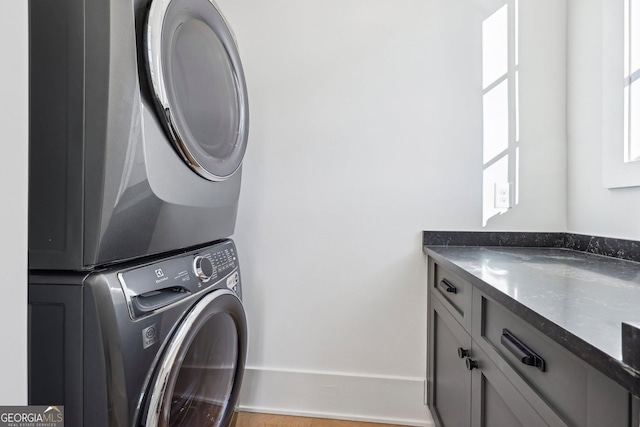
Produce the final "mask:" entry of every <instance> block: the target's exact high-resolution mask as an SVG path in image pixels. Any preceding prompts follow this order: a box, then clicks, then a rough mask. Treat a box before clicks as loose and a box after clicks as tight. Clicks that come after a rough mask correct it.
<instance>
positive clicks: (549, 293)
mask: <svg viewBox="0 0 640 427" xmlns="http://www.w3.org/2000/svg"><path fill="white" fill-rule="evenodd" d="M425 243H427V242H425ZM554 246H561V245H554ZM425 251H426V252H427V254H428V255H430V256H432V257H433V258H434V259H435V260H436V261H438V262H440V263H442V264H443V266H445V267H448V268H450V269H454V270H455V271H456V272H457V273H458V274H459V275H460V276H461V277H463V278H465V279H466V280H468V281H469V282H471V283H472V284H474V285H475V286H477V287H478V288H479V289H480V290H481V291H483V292H484V293H486V294H487V295H489V296H490V297H492V298H494V299H495V300H496V301H498V302H500V303H501V304H503V305H504V306H505V307H507V308H508V309H510V310H511V311H513V312H514V313H516V314H517V315H519V316H520V317H522V318H523V319H525V320H526V321H528V322H529V323H530V324H531V325H533V326H534V327H536V328H537V329H539V330H540V331H542V332H543V333H544V334H546V335H547V336H549V337H550V338H552V339H553V340H555V341H556V342H558V343H559V344H560V345H562V346H563V347H565V348H566V349H568V350H569V351H571V352H572V353H573V354H575V355H576V356H577V357H579V358H581V359H582V360H584V361H586V362H587V363H589V364H590V365H591V366H593V367H595V368H596V369H598V370H600V371H602V372H603V373H605V374H606V375H608V376H609V377H610V378H612V379H614V380H615V381H617V382H618V383H619V384H621V385H622V386H624V387H625V388H626V389H627V390H629V391H630V392H631V393H633V394H634V395H636V396H639V397H640V371H638V370H637V369H634V368H632V367H631V366H629V364H627V363H624V362H623V348H622V322H629V323H631V324H639V323H640V263H638V262H633V261H628V260H624V259H616V258H611V257H606V256H602V255H595V254H592V253H587V252H582V251H577V250H572V249H566V248H562V247H560V248H559V247H504V246H437V245H429V244H426V245H425ZM638 346H640V341H639V342H635V347H636V348H637V347H638ZM625 360H626V359H625ZM637 367H638V366H637V365H636V368H637Z"/></svg>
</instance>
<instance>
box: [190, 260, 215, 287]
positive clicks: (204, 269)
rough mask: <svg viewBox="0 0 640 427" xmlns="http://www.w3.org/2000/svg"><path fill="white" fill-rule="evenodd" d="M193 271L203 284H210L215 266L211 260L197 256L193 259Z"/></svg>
mask: <svg viewBox="0 0 640 427" xmlns="http://www.w3.org/2000/svg"><path fill="white" fill-rule="evenodd" d="M193 271H194V272H195V273H196V276H197V277H198V279H200V281H202V282H208V281H209V280H210V279H211V277H212V276H213V272H214V271H213V264H211V261H210V260H209V258H205V257H203V256H197V257H195V258H194V259H193Z"/></svg>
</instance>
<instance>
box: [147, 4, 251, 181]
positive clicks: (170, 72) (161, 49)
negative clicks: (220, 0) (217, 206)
mask: <svg viewBox="0 0 640 427" xmlns="http://www.w3.org/2000/svg"><path fill="white" fill-rule="evenodd" d="M144 45H145V49H144V51H145V55H146V60H147V70H148V73H149V80H150V82H151V85H152V91H153V93H154V95H155V100H156V107H157V110H158V113H159V115H160V119H161V121H162V122H163V124H164V126H165V130H166V131H167V134H168V136H169V138H170V139H171V141H172V142H173V144H174V145H175V148H176V149H177V151H178V152H179V153H180V155H181V156H182V157H183V159H184V160H185V161H186V162H187V164H188V165H189V166H191V167H192V168H193V169H194V170H195V171H196V172H197V173H199V174H200V175H201V176H203V177H204V178H207V179H209V180H212V181H220V180H224V179H225V178H227V177H228V176H230V175H231V174H233V173H234V172H235V171H236V170H238V168H239V167H240V164H241V163H242V158H243V156H244V152H245V149H246V144H247V132H248V128H249V108H248V101H247V90H246V84H245V80H244V73H243V70H242V65H241V63H240V57H239V55H238V51H237V48H236V44H235V40H234V38H233V36H232V34H231V31H230V29H229V27H228V26H227V24H226V22H225V20H224V18H223V16H222V15H221V13H220V12H219V11H218V9H217V7H216V6H215V5H214V3H213V2H212V0H152V1H151V4H150V7H149V13H148V16H147V24H146V29H145V33H144Z"/></svg>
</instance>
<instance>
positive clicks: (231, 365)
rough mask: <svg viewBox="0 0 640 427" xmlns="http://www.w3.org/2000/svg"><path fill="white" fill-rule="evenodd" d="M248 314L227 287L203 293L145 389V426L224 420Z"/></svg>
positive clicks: (238, 377)
mask: <svg viewBox="0 0 640 427" xmlns="http://www.w3.org/2000/svg"><path fill="white" fill-rule="evenodd" d="M246 339H247V335H246V318H245V314H244V309H243V307H242V303H241V302H240V300H238V298H237V297H236V296H235V295H234V294H233V293H232V292H231V291H228V290H222V291H214V292H212V293H210V294H208V295H207V296H205V297H204V298H203V299H202V300H201V301H200V302H198V303H197V304H196V306H195V307H194V308H193V309H192V310H191V311H190V312H189V314H188V315H187V317H186V318H185V320H184V321H183V322H182V323H181V324H180V326H179V328H178V330H177V331H176V333H175V334H174V336H173V337H172V339H171V342H170V343H169V345H168V347H167V349H166V351H165V352H164V353H163V357H162V360H161V361H160V363H159V367H158V369H157V372H156V374H155V376H154V380H153V383H152V385H151V388H150V389H149V398H148V400H149V403H148V406H147V415H146V423H145V424H144V425H147V426H158V427H169V426H170V427H178V426H180V427H200V426H212V427H214V426H226V425H228V422H229V421H230V419H231V417H232V416H233V411H234V409H235V405H236V403H237V399H238V395H239V390H240V383H241V381H242V374H243V371H244V361H245V358H246Z"/></svg>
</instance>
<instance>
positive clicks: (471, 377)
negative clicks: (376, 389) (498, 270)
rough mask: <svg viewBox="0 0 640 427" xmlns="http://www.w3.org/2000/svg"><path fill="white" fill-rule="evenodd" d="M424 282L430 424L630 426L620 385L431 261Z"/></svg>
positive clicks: (625, 395) (445, 426) (626, 395)
mask: <svg viewBox="0 0 640 427" xmlns="http://www.w3.org/2000/svg"><path fill="white" fill-rule="evenodd" d="M428 283H429V287H430V292H429V329H428V346H429V348H428V363H427V383H428V404H429V407H430V409H431V413H432V415H433V418H434V421H435V423H436V425H438V426H440V427H458V426H460V427H466V426H471V427H481V426H484V427H501V426H505V427H511V426H580V427H582V426H585V427H595V426H603V425H607V426H624V427H629V426H631V425H634V426H637V425H638V422H637V420H636V421H633V424H632V419H635V418H637V414H634V411H636V408H635V407H634V408H633V409H634V411H632V401H633V399H632V398H631V396H630V395H629V393H628V392H626V390H624V389H623V388H622V387H621V386H619V385H618V384H616V383H615V382H613V381H612V380H610V379H609V378H607V377H606V376H604V375H603V374H602V373H600V372H599V371H597V370H595V369H594V368H592V367H591V366H589V365H587V364H586V363H584V362H583V361H582V360H580V359H578V358H577V357H575V356H574V355H573V354H571V353H570V352H569V351H568V350H566V349H564V348H562V347H561V346H559V345H558V344H557V343H555V342H554V341H553V340H551V339H550V338H548V337H546V336H545V335H544V334H542V333H541V332H539V331H538V330H536V329H535V328H533V327H532V326H531V325H529V324H527V322H525V321H524V320H523V319H521V318H520V317H518V316H517V315H515V314H514V313H512V312H511V311H509V310H508V309H507V308H505V307H503V306H502V305H501V304H499V303H497V302H496V301H494V300H493V299H491V298H489V297H488V296H487V295H486V294H484V293H483V292H482V291H481V290H480V289H478V288H477V287H474V286H473V285H471V284H470V283H469V282H467V281H465V280H463V279H462V278H461V277H460V276H459V275H457V274H455V273H454V272H452V271H451V270H450V269H446V268H443V267H442V266H441V265H440V264H439V263H436V262H435V261H434V260H433V259H432V258H429V278H428ZM636 412H637V411H636Z"/></svg>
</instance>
